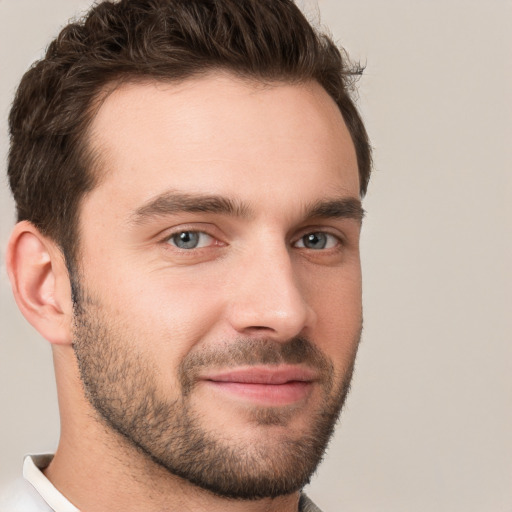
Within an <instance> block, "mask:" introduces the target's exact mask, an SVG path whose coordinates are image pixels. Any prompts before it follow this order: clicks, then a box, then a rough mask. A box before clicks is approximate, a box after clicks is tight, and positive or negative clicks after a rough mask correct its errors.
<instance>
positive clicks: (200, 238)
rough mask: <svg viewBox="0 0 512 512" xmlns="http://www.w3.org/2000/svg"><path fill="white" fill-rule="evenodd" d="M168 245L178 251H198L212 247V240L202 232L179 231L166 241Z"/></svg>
mask: <svg viewBox="0 0 512 512" xmlns="http://www.w3.org/2000/svg"><path fill="white" fill-rule="evenodd" d="M167 241H168V243H170V244H171V245H174V246H175V247H177V248H178V249H183V250H190V249H200V248H201V247H207V246H209V245H212V243H213V242H214V238H213V237H211V236H210V235H208V234H207V233H204V232H202V231H180V232H178V233H175V234H173V235H171V236H170V237H169V238H168V239H167Z"/></svg>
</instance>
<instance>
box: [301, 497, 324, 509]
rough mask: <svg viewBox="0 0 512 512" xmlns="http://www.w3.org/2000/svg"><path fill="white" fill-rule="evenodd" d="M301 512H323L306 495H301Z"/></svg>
mask: <svg viewBox="0 0 512 512" xmlns="http://www.w3.org/2000/svg"><path fill="white" fill-rule="evenodd" d="M299 512H322V511H321V510H320V509H319V508H318V507H317V506H316V505H315V504H314V503H313V502H312V501H311V500H310V499H309V498H308V497H307V496H306V495H305V494H301V495H300V500H299Z"/></svg>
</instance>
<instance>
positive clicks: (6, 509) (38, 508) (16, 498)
mask: <svg viewBox="0 0 512 512" xmlns="http://www.w3.org/2000/svg"><path fill="white" fill-rule="evenodd" d="M0 512H52V509H51V508H50V507H49V506H48V505H47V504H46V503H45V501H44V500H43V499H42V498H41V496H40V495H39V493H38V492H37V491H36V490H35V489H34V487H32V485H30V484H29V483H28V482H27V481H26V480H25V479H23V478H19V479H18V480H15V481H14V482H11V483H10V484H9V485H7V486H3V487H2V488H1V489H0Z"/></svg>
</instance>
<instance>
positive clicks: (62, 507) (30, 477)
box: [0, 455, 321, 512]
mask: <svg viewBox="0 0 512 512" xmlns="http://www.w3.org/2000/svg"><path fill="white" fill-rule="evenodd" d="M52 458H53V455H27V456H26V457H25V460H24V461H23V478H20V479H19V480H17V481H16V482H14V484H12V485H11V486H10V487H9V488H7V489H6V490H4V491H3V492H0V512H80V511H79V510H78V509H77V508H76V507H75V506H74V505H72V504H71V503H70V502H69V501H68V500H67V499H66V498H65V497H64V496H63V495H62V494H61V493H60V492H59V491H58V490H57V489H56V488H55V487H54V486H53V484H52V483H51V482H50V480H48V478H46V477H45V476H44V474H43V471H42V470H43V469H44V468H46V467H47V466H48V465H49V464H50V462H51V460H52ZM299 508H300V510H302V511H303V512H321V511H320V509H319V508H317V507H316V506H315V505H314V504H313V503H312V502H311V501H310V500H309V499H308V498H307V497H306V496H305V495H302V496H301V499H300V506H299Z"/></svg>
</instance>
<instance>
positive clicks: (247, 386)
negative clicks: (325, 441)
mask: <svg viewBox="0 0 512 512" xmlns="http://www.w3.org/2000/svg"><path fill="white" fill-rule="evenodd" d="M316 380H317V375H316V372H314V371H313V370H310V369H308V368H302V367H298V366H285V365H281V366H277V367H268V366H257V367H254V366H252V367H242V368H236V369H230V370H226V371H220V372H216V373H211V374H208V375H205V376H203V377H201V381H202V382H203V383H204V384H206V385H207V386H209V387H210V389H212V390H213V391H215V392H218V393H222V394H223V395H225V396H226V395H227V396H229V397H231V398H234V399H237V400H242V401H250V402H253V403H256V404H259V405H264V406H267V407H268V406H270V407H272V406H274V407H277V406H284V405H290V404H294V403H297V402H301V401H304V400H306V398H307V397H308V396H309V395H310V393H311V391H312V388H313V385H314V383H315V381H316Z"/></svg>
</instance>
